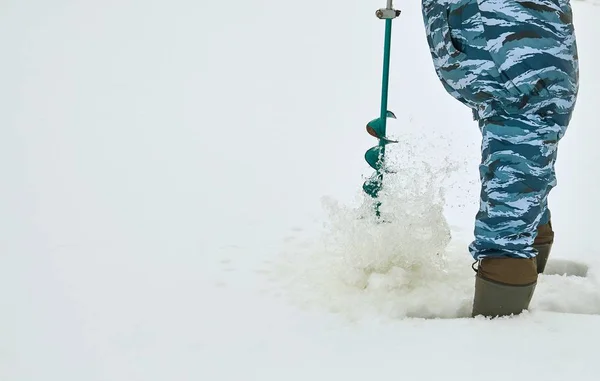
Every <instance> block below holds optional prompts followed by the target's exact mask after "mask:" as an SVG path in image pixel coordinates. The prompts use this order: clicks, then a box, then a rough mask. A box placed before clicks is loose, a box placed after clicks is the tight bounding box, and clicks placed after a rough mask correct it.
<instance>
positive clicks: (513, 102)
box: [423, 0, 579, 259]
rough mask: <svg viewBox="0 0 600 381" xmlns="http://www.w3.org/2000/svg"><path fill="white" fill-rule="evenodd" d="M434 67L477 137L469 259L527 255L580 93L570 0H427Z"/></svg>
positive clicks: (545, 217) (530, 253) (531, 252)
mask: <svg viewBox="0 0 600 381" xmlns="http://www.w3.org/2000/svg"><path fill="white" fill-rule="evenodd" d="M423 17H424V21H425V28H426V33H427V40H428V43H429V47H430V51H431V56H432V58H433V64H434V67H435V70H436V73H437V74H438V77H439V78H440V80H441V82H442V84H443V85H444V87H445V88H446V90H447V91H448V92H449V93H450V94H451V95H452V96H454V97H455V98H456V99H458V100H459V101H461V102H462V103H464V104H465V105H467V106H468V107H470V108H471V109H472V110H473V115H474V119H476V120H477V121H478V123H479V127H480V129H481V133H482V138H483V139H482V161H481V164H480V177H481V185H482V187H481V199H480V208H479V212H478V214H477V217H476V222H475V241H474V242H473V243H472V244H471V245H470V247H469V248H470V252H471V254H472V255H473V257H474V258H475V259H481V258H484V257H491V256H508V257H522V258H523V257H524V258H529V257H533V256H535V255H536V254H537V253H536V251H535V250H534V249H533V248H532V244H533V240H534V239H535V236H536V230H537V227H538V225H540V224H543V223H545V222H547V221H548V219H549V216H550V212H549V210H548V205H547V199H548V194H549V192H550V190H551V189H552V188H553V187H554V186H555V185H556V177H555V173H554V164H555V161H556V153H557V147H558V142H559V141H560V139H561V138H562V137H563V135H564V134H565V131H566V129H567V126H568V125H569V122H570V120H571V114H572V112H573V109H574V107H575V102H576V98H577V92H578V76H579V69H578V58H577V46H576V40H575V31H574V27H573V22H572V12H571V7H570V4H569V0H424V1H423Z"/></svg>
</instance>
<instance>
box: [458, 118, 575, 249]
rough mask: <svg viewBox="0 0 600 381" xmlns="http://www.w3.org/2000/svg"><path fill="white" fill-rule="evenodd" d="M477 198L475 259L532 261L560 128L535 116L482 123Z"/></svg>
mask: <svg viewBox="0 0 600 381" xmlns="http://www.w3.org/2000/svg"><path fill="white" fill-rule="evenodd" d="M481 125H482V126H481V130H482V136H483V142H482V161H481V165H480V177H481V198H480V208H479V212H478V214H477V217H476V223H475V241H474V242H473V243H472V244H471V245H470V247H469V248H470V252H471V254H472V255H473V257H474V259H476V260H480V259H483V258H487V257H493V258H494V257H495V258H498V257H511V258H533V257H535V256H536V252H535V250H534V249H533V247H532V246H533V243H534V240H535V238H536V236H537V228H538V226H539V225H540V224H541V223H542V220H543V219H545V218H548V217H547V216H548V214H549V212H547V197H548V194H549V192H550V190H551V189H552V188H553V187H554V186H555V184H556V177H555V174H554V163H555V159H556V151H557V145H558V140H559V137H560V136H561V135H562V133H563V130H564V128H563V127H561V126H559V125H557V124H554V123H553V122H551V121H550V120H548V119H542V118H539V117H537V116H530V117H528V116H525V115H514V116H508V115H505V116H496V117H492V118H489V119H488V120H485V121H482V122H481Z"/></svg>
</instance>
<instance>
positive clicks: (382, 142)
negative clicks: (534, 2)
mask: <svg viewBox="0 0 600 381" xmlns="http://www.w3.org/2000/svg"><path fill="white" fill-rule="evenodd" d="M392 3H393V1H392V0H388V1H387V7H386V8H382V9H379V10H377V11H376V12H375V15H376V16H377V18H379V19H381V20H385V41H384V50H383V81H382V88H381V114H380V115H379V118H377V119H373V120H372V121H370V122H369V123H368V124H367V132H368V133H369V135H371V136H374V137H376V138H377V139H379V144H378V145H377V146H375V147H373V148H371V149H369V150H368V151H367V152H366V154H365V160H366V161H367V163H369V165H370V166H371V167H372V168H373V169H375V171H376V172H375V173H374V174H373V175H372V176H371V177H370V178H369V179H368V180H367V181H366V182H365V183H364V184H363V190H364V191H365V193H366V194H368V195H369V196H371V198H373V200H374V209H375V213H376V215H377V217H379V216H380V211H379V207H380V206H381V203H380V202H379V201H378V200H377V197H378V196H379V192H380V191H381V188H382V183H383V174H384V173H385V172H386V168H385V162H384V159H385V147H386V146H387V145H388V144H390V143H398V142H397V141H394V140H390V139H388V138H387V137H386V136H385V135H386V125H387V118H394V119H395V118H396V116H395V115H394V113H393V112H391V111H389V110H388V109H387V103H388V87H389V74H390V50H391V44H392V20H394V19H395V18H396V17H398V16H400V11H399V10H396V9H394V5H393V4H392Z"/></svg>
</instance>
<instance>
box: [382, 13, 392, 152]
mask: <svg viewBox="0 0 600 381" xmlns="http://www.w3.org/2000/svg"><path fill="white" fill-rule="evenodd" d="M391 3H392V2H391V1H388V6H390V4H391ZM391 46H392V20H391V19H388V20H385V43H384V48H383V78H382V84H381V113H380V114H379V117H380V118H381V120H382V122H383V129H382V135H383V136H385V134H386V130H387V112H388V90H389V86H390V55H391V54H390V51H391ZM379 145H380V146H381V159H382V160H383V156H384V155H385V146H386V143H384V142H383V141H382V140H381V139H379Z"/></svg>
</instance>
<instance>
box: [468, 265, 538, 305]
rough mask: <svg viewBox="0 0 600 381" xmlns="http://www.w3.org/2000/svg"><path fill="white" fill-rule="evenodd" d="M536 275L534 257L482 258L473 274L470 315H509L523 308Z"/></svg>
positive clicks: (530, 294) (533, 287)
mask: <svg viewBox="0 0 600 381" xmlns="http://www.w3.org/2000/svg"><path fill="white" fill-rule="evenodd" d="M537 276H538V273H537V265H536V259H535V258H504V257H502V258H484V259H482V260H481V261H480V262H479V268H478V269H477V276H476V278H475V279H476V280H475V297H474V298H473V312H472V316H473V317H475V316H478V315H483V316H486V317H499V316H510V315H518V314H520V313H521V312H523V311H524V310H527V309H528V308H529V303H530V302H531V298H532V297H533V292H534V291H535V286H536V285H537Z"/></svg>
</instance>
